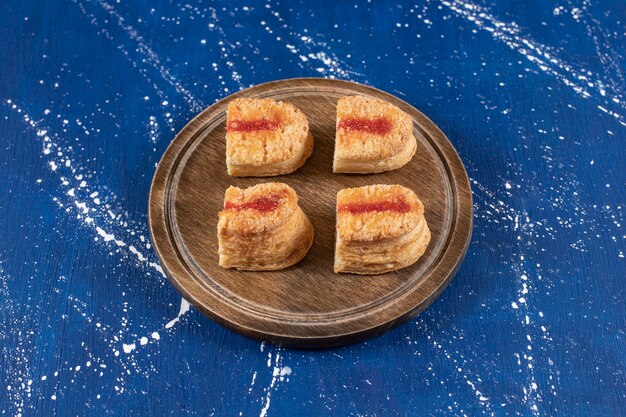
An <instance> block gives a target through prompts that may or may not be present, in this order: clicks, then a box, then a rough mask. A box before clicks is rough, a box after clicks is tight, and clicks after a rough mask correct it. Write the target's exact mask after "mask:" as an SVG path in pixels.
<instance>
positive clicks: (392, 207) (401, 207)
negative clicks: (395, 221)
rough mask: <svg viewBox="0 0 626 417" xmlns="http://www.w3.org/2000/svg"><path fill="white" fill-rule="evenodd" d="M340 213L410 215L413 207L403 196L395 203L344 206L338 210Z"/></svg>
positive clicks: (382, 202)
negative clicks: (393, 213)
mask: <svg viewBox="0 0 626 417" xmlns="http://www.w3.org/2000/svg"><path fill="white" fill-rule="evenodd" d="M338 211H339V212H342V213H351V214H361V213H371V212H374V211H376V212H381V211H395V212H396V213H408V212H409V211H411V206H410V205H409V203H407V202H406V200H405V199H404V197H403V196H398V197H396V199H395V200H393V201H372V202H367V203H349V204H342V205H340V206H339V208H338Z"/></svg>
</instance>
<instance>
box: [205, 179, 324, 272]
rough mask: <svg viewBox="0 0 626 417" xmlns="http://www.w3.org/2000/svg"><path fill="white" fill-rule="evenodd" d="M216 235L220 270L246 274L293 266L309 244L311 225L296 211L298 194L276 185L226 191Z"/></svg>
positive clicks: (283, 185)
mask: <svg viewBox="0 0 626 417" xmlns="http://www.w3.org/2000/svg"><path fill="white" fill-rule="evenodd" d="M217 234H218V239H219V265H220V266H221V267H224V268H236V269H240V270H248V271H269V270H276V269H282V268H286V267H288V266H291V265H293V264H295V263H297V262H299V261H300V260H301V259H302V258H304V256H305V255H306V254H307V252H308V251H309V248H310V247H311V244H312V243H313V226H312V225H311V222H310V221H309V219H308V217H307V216H306V215H305V214H304V212H303V211H302V209H301V208H300V207H299V206H298V196H297V195H296V192H295V191H294V190H293V189H292V188H291V187H289V186H288V185H286V184H283V183H279V182H273V183H266V184H258V185H255V186H254V187H250V188H246V189H240V188H237V187H229V188H228V189H227V190H226V194H225V196H224V208H223V209H222V211H220V213H219V221H218V226H217Z"/></svg>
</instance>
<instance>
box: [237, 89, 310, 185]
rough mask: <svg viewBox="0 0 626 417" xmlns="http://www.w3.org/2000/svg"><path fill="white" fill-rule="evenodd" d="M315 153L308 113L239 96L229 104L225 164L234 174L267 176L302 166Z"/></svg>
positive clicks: (288, 171)
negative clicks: (306, 114)
mask: <svg viewBox="0 0 626 417" xmlns="http://www.w3.org/2000/svg"><path fill="white" fill-rule="evenodd" d="M312 152H313V136H312V135H311V132H310V131H309V122H308V121H307V118H306V116H305V115H304V113H302V112H301V111H300V110H299V109H298V108H297V107H296V106H294V105H293V104H291V103H286V102H283V101H274V100H271V99H258V98H238V99H235V100H233V101H231V102H230V103H229V104H228V114H227V120H226V165H227V168H228V173H229V174H230V175H232V176H235V177H267V176H273V175H282V174H288V173H290V172H293V171H295V170H297V169H298V168H300V167H301V166H302V165H304V163H305V162H306V160H307V158H308V157H309V156H311V153H312Z"/></svg>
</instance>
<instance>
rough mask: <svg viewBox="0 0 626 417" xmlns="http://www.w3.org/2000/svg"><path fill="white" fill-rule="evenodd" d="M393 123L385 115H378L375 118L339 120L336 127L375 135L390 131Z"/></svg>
mask: <svg viewBox="0 0 626 417" xmlns="http://www.w3.org/2000/svg"><path fill="white" fill-rule="evenodd" d="M392 127H393V125H392V124H391V122H390V121H389V119H387V118H385V117H379V118H377V119H357V118H348V119H343V120H341V121H340V122H339V126H338V128H339V129H341V128H343V129H345V130H347V131H358V132H366V133H372V134H375V135H386V134H387V133H389V132H390V131H391V128H392Z"/></svg>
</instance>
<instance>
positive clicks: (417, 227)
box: [335, 185, 430, 274]
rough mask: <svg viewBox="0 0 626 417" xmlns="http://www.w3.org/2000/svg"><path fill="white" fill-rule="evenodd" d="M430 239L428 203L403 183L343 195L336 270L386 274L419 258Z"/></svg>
mask: <svg viewBox="0 0 626 417" xmlns="http://www.w3.org/2000/svg"><path fill="white" fill-rule="evenodd" d="M429 242H430V230H429V229H428V225H427V224H426V219H425V217H424V205H423V204H422V202H421V201H420V200H419V199H418V198H417V196H416V195H415V193H413V191H411V190H409V189H408V188H406V187H402V186H400V185H370V186H366V187H358V188H348V189H344V190H341V191H339V193H338V194H337V240H336V246H335V272H351V273H356V274H380V273H384V272H389V271H395V270H397V269H400V268H404V267H407V266H409V265H412V264H413V263H415V262H416V261H417V260H418V259H419V258H420V257H421V256H422V255H423V254H424V252H425V250H426V247H427V246H428V243H429Z"/></svg>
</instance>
